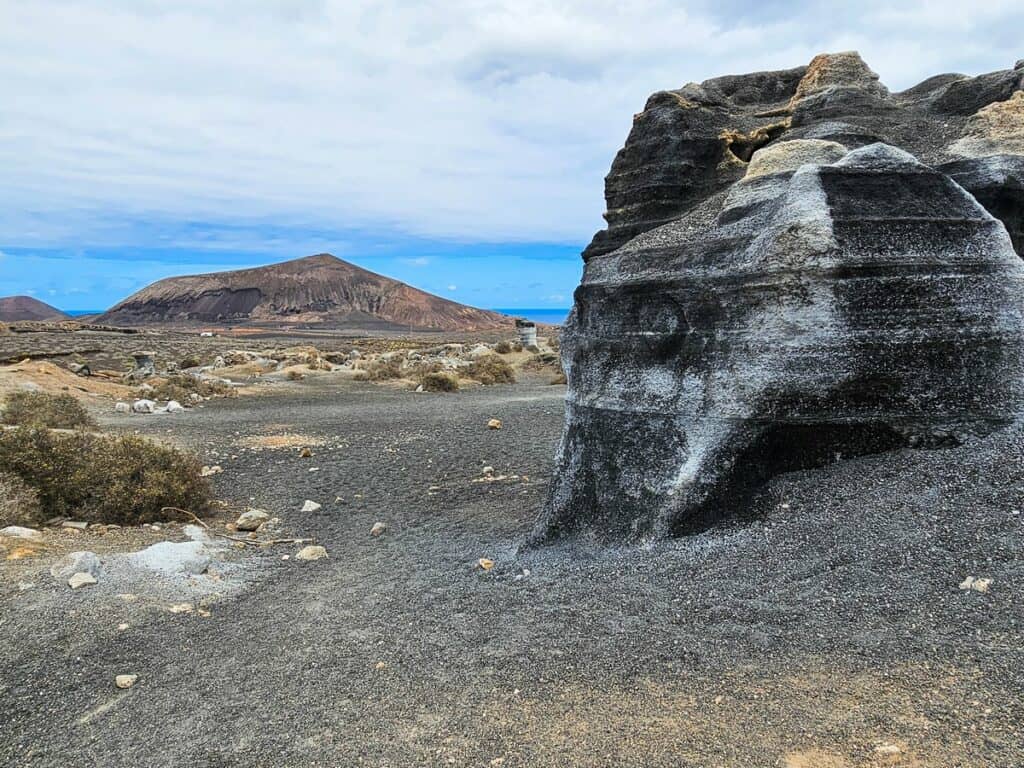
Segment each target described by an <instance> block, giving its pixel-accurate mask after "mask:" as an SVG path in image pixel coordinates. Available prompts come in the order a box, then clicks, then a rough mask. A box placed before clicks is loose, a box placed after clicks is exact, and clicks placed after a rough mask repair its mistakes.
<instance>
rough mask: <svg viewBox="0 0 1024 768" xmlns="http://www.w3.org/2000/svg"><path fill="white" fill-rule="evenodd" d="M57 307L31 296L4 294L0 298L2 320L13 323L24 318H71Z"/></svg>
mask: <svg viewBox="0 0 1024 768" xmlns="http://www.w3.org/2000/svg"><path fill="white" fill-rule="evenodd" d="M70 319H71V317H70V316H69V315H66V314H64V313H63V312H61V311H60V310H59V309H57V308H56V307H51V306H50V305H49V304H46V303H45V302H42V301H40V300H39V299H34V298H32V297H31V296H4V297H3V298H0V322H5V323H13V322H17V321H24V320H70Z"/></svg>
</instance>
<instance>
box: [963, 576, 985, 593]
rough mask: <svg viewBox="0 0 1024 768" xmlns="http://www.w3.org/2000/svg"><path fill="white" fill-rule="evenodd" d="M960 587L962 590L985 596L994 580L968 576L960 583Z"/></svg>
mask: <svg viewBox="0 0 1024 768" xmlns="http://www.w3.org/2000/svg"><path fill="white" fill-rule="evenodd" d="M959 586H960V589H962V590H965V591H972V592H981V593H982V594H984V593H985V592H988V590H989V587H991V586H992V579H977V578H975V577H974V576H968V577H967V578H966V579H964V580H963V581H961V582H960V585H959Z"/></svg>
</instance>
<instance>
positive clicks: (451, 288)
mask: <svg viewBox="0 0 1024 768" xmlns="http://www.w3.org/2000/svg"><path fill="white" fill-rule="evenodd" d="M448 290H449V291H457V290H459V287H458V286H457V285H449V286H448Z"/></svg>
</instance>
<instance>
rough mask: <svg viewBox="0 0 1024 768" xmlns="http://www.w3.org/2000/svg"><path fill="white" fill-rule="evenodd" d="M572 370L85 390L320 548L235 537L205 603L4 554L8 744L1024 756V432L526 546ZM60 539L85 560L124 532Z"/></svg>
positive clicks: (277, 758) (691, 762) (953, 762)
mask: <svg viewBox="0 0 1024 768" xmlns="http://www.w3.org/2000/svg"><path fill="white" fill-rule="evenodd" d="M563 393H564V388H563V387H560V386H550V385H548V384H547V382H546V380H543V379H541V378H536V379H530V378H529V377H526V378H525V379H523V380H522V381H521V382H520V383H518V384H515V385H498V386H492V387H479V388H475V389H471V390H466V391H462V392H459V393H455V394H436V395H435V394H415V393H412V392H409V391H405V390H400V389H395V388H389V387H386V386H375V385H372V384H368V383H358V382H351V381H345V382H341V383H329V381H328V380H327V379H316V378H313V379H311V380H310V381H307V382H302V383H296V384H289V385H285V386H283V387H282V388H280V389H279V390H278V391H275V392H269V393H267V394H263V395H257V396H251V397H242V398H237V399H230V400H217V401H211V402H209V403H206V404H205V405H204V406H203V407H202V408H196V409H193V410H191V411H190V412H188V413H185V414H178V415H175V416H166V417H128V416H114V415H112V414H109V413H106V414H104V415H103V416H102V418H101V421H102V423H103V425H104V426H106V427H109V428H112V429H115V430H131V431H136V430H137V431H139V432H141V433H143V434H148V435H151V436H154V437H156V438H158V439H162V440H170V441H172V442H175V443H178V444H182V445H185V446H188V447H191V448H193V449H195V450H197V451H198V452H200V454H201V456H202V458H203V461H204V463H207V464H214V463H216V464H219V465H221V466H223V468H224V471H223V472H222V473H221V474H218V475H215V476H214V478H213V479H214V481H215V485H216V489H217V491H218V495H219V497H220V498H222V499H224V500H225V501H226V502H228V503H229V504H230V505H231V506H232V508H233V509H240V508H244V507H245V506H247V505H253V506H258V507H262V508H264V509H267V510H269V511H271V512H272V513H273V514H275V515H278V516H279V517H281V518H282V521H283V522H282V524H283V527H284V529H285V532H286V535H293V536H298V537H309V538H313V539H315V540H316V543H318V544H322V545H323V546H325V547H326V549H327V551H328V555H329V556H328V558H327V559H326V560H320V561H316V562H299V561H296V560H295V559H294V554H295V551H296V550H297V549H298V546H297V545H288V544H282V545H274V546H270V547H267V548H265V549H261V550H253V549H246V550H244V551H243V550H231V551H230V554H229V558H230V559H231V560H232V562H233V563H234V564H235V565H237V566H238V567H239V568H240V572H241V573H243V574H244V578H243V579H242V581H241V582H240V584H239V586H237V587H236V588H234V589H232V590H227V591H225V593H224V595H223V596H221V597H219V598H217V599H216V600H213V601H211V602H209V603H207V605H208V607H209V610H210V614H211V615H210V616H209V617H203V616H200V615H198V614H197V613H187V614H175V613H172V612H170V611H169V610H168V607H169V606H170V604H171V603H173V602H174V598H173V596H166V597H160V596H159V595H158V596H156V597H151V598H148V599H141V600H136V601H133V602H126V601H125V600H124V599H120V598H119V597H118V594H120V593H124V592H132V591H135V592H139V593H145V592H146V585H144V584H138V585H125V584H117V585H114V584H105V583H104V580H103V578H102V577H101V580H100V583H99V584H98V585H96V586H94V587H89V588H86V589H81V590H77V591H74V592H72V591H71V590H69V589H68V588H67V586H65V585H64V584H63V583H61V582H59V581H56V580H54V579H52V578H51V577H50V576H49V574H48V573H47V572H46V568H47V567H48V562H49V561H47V560H46V558H45V557H43V558H28V559H24V560H18V561H15V562H6V563H0V569H3V571H4V577H3V578H2V579H0V764H3V765H12V766H69V765H97V766H141V765H144V766H183V765H189V766H211V767H212V766H348V765H372V766H409V765H424V766H434V765H458V766H506V767H511V766H577V765H578V766H737V767H739V766H744V767H745V768H750V767H757V766H786V767H787V768H798V767H799V768H843V767H847V766H850V767H852V766H885V765H906V766H935V768H939V767H940V766H941V767H942V768H951V767H952V766H971V767H972V768H974V767H976V766H1001V767H1002V766H1012V765H1019V764H1021V763H1022V762H1024V747H1022V744H1024V733H1022V730H1021V722H1022V717H1024V705H1022V704H1021V701H1022V700H1024V685H1022V683H1021V681H1022V674H1021V668H1022V662H1024V652H1022V644H1021V640H1022V637H1021V629H1022V619H1024V607H1022V603H1021V601H1020V600H1018V599H1017V597H1016V595H1017V593H1018V591H1019V588H1020V586H1021V583H1022V580H1024V579H1022V577H1024V569H1022V565H1021V556H1020V553H1021V544H1022V537H1021V521H1020V515H1019V510H1020V509H1022V508H1024V503H1022V499H1021V496H1022V489H1024V482H1022V478H1021V473H1020V471H1019V470H1017V469H1016V468H1015V467H1016V465H1017V464H1018V463H1019V460H1018V457H1019V455H1020V454H1019V450H1020V442H1021V441H1020V438H1019V435H1018V434H1017V433H1013V434H1012V435H1010V436H1008V437H1006V438H1005V439H1003V440H1002V442H999V443H997V444H993V445H988V444H987V443H986V447H985V448H983V449H981V448H978V447H976V446H975V447H971V448H969V449H966V448H965V449H957V450H956V451H944V452H943V451H939V452H931V453H926V452H916V453H912V452H904V453H901V454H898V455H897V456H895V457H893V456H889V457H874V458H868V459H863V460H859V461H855V462H843V463H841V464H837V465H834V466H833V467H831V468H828V469H826V470H822V471H819V472H809V473H800V474H795V475H790V476H787V477H784V478H780V479H779V480H777V481H776V482H775V483H773V484H772V486H771V487H770V488H769V489H768V490H767V491H766V493H765V495H764V499H763V500H762V502H763V506H764V509H765V510H767V511H768V512H769V514H768V516H767V518H765V519H762V520H758V521H756V522H754V523H749V524H746V525H743V526H737V527H732V528H728V529H726V530H718V531H709V532H707V533H704V534H701V535H700V536H696V537H693V538H690V539H685V540H680V541H676V542H672V543H668V544H662V545H658V546H652V547H648V548H633V549H602V548H598V547H595V546H592V545H590V544H588V543H586V542H576V543H574V544H571V545H565V546H560V547H555V548H551V549H546V550H541V551H539V552H527V553H522V554H519V553H517V548H518V545H519V543H520V542H521V541H522V539H523V538H524V536H525V535H526V533H527V532H528V531H529V529H530V526H531V524H532V522H533V520H534V517H535V515H536V513H537V510H538V508H539V506H540V505H541V504H542V502H543V498H544V493H545V486H546V483H547V482H548V480H549V479H550V472H551V471H552V466H553V460H552V459H553V455H554V452H555V449H556V445H557V441H558V436H559V434H560V430H561V426H562V419H563V408H562V402H561V398H562V396H563ZM490 418H499V419H501V420H502V421H503V428H502V429H501V430H489V429H487V427H486V424H487V421H488V419H490ZM300 445H304V446H309V447H310V448H311V450H312V453H313V455H312V457H309V458H301V457H300V454H299V452H298V450H296V449H297V447H298V446H300ZM1011 457H1012V458H1013V460H1010V458H1011ZM485 467H491V468H492V470H493V471H492V472H490V473H485V472H484V468H485ZM311 470H315V471H311ZM488 474H489V475H490V476H491V478H500V477H501V476H505V479H493V480H491V481H487V480H486V477H487V475H488ZM475 481H477V482H475ZM306 499H310V500H315V501H317V502H319V503H321V504H322V505H323V509H322V510H320V511H319V512H316V513H302V512H300V511H299V510H300V508H301V507H302V505H303V502H304V500H306ZM226 514H227V513H223V515H226ZM223 515H222V517H223ZM377 521H382V522H384V523H386V524H387V526H388V530H387V532H386V533H385V534H384V535H383V536H381V537H379V538H374V537H371V536H370V535H369V531H370V528H371V526H373V524H374V523H375V522H377ZM211 524H213V525H217V524H218V522H217V520H216V519H214V520H212V521H211ZM144 535H145V537H148V539H147V541H148V540H152V539H153V537H154V536H158V537H167V538H179V539H180V538H182V535H181V532H180V526H169V527H165V528H164V529H163V530H161V531H160V532H158V533H153V532H150V531H148V530H147V531H146V532H145V534H144ZM66 536H67V538H68V541H67V543H65V544H63V545H62V547H61V551H66V550H68V549H72V548H76V549H94V550H95V551H97V552H99V553H100V554H101V556H102V555H103V554H104V552H105V551H106V550H107V549H110V548H111V547H114V546H121V547H123V546H125V543H124V541H123V539H124V538H126V537H127V538H129V539H130V536H129V535H128V534H124V535H123V536H121V537H117V536H114V535H113V534H106V535H102V536H101V535H98V534H96V535H94V534H92V533H78V534H72V533H67V534H66ZM139 536H140V537H141V536H143V534H142V533H141V532H140V533H139ZM76 537H77V538H76ZM283 555H289V559H288V560H283V559H282V556H283ZM480 558H488V559H490V560H493V561H494V566H493V568H491V569H490V570H484V569H483V568H481V567H480V566H479V564H478V561H479V559H480ZM966 575H975V576H979V577H980V576H985V577H989V578H992V579H993V584H992V588H991V590H990V591H989V592H988V593H985V594H982V593H977V592H973V591H969V590H968V591H965V590H961V589H958V583H959V582H960V581H961V580H962V579H963V578H964V577H965V576H966ZM26 584H31V585H32V586H31V587H26V586H25V585H26ZM154 594H156V593H154ZM122 623H126V624H128V625H129V626H128V627H127V628H126V629H121V630H119V629H118V625H119V624H122ZM122 673H131V674H137V675H139V680H138V682H137V683H136V684H135V686H134V687H133V688H131V689H129V690H118V689H116V688H115V687H114V685H113V680H114V676H115V675H118V674H122Z"/></svg>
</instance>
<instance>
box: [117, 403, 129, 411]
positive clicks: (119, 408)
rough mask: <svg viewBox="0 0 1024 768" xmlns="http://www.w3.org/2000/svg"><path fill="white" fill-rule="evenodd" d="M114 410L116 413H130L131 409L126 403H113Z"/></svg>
mask: <svg viewBox="0 0 1024 768" xmlns="http://www.w3.org/2000/svg"><path fill="white" fill-rule="evenodd" d="M114 410H115V411H117V412H118V413H131V412H132V407H131V406H130V405H129V404H128V403H115V404H114Z"/></svg>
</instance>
